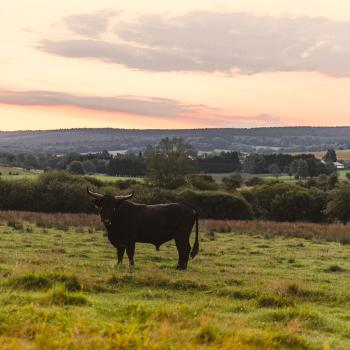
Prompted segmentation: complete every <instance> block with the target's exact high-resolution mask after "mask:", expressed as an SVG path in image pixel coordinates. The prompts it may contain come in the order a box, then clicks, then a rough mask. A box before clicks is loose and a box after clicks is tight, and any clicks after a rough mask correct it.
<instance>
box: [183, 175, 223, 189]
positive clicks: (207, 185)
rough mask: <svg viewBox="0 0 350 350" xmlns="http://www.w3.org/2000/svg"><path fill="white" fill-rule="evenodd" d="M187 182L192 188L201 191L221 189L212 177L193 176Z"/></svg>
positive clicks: (188, 177)
mask: <svg viewBox="0 0 350 350" xmlns="http://www.w3.org/2000/svg"><path fill="white" fill-rule="evenodd" d="M186 180H187V183H188V184H189V185H190V186H191V187H193V188H194V189H196V190H200V191H216V190H217V189H218V187H219V186H218V184H217V183H216V182H215V180H214V178H213V177H212V176H210V175H204V174H192V175H189V176H187V179H186Z"/></svg>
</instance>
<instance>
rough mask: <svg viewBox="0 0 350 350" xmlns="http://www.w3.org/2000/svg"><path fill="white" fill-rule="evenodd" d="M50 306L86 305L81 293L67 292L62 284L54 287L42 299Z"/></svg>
mask: <svg viewBox="0 0 350 350" xmlns="http://www.w3.org/2000/svg"><path fill="white" fill-rule="evenodd" d="M44 300H46V301H48V302H49V303H50V304H52V305H59V306H63V305H85V304H87V303H88V301H87V299H86V297H85V296H84V295H83V294H82V293H77V292H73V293H72V292H69V291H68V290H67V289H66V288H65V286H64V284H58V285H55V286H54V287H53V288H52V290H50V291H49V292H48V293H47V295H46V296H45V297H44Z"/></svg>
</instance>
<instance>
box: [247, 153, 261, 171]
mask: <svg viewBox="0 0 350 350" xmlns="http://www.w3.org/2000/svg"><path fill="white" fill-rule="evenodd" d="M243 170H244V172H246V173H249V174H263V173H265V172H266V162H265V158H264V156H263V155H261V154H256V153H252V154H249V155H248V156H247V158H246V159H245V160H244V163H243Z"/></svg>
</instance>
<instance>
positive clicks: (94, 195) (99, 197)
mask: <svg viewBox="0 0 350 350" xmlns="http://www.w3.org/2000/svg"><path fill="white" fill-rule="evenodd" d="M87 193H88V194H89V195H90V196H91V197H93V198H95V199H102V198H103V195H102V194H99V193H95V192H92V191H90V190H89V187H87Z"/></svg>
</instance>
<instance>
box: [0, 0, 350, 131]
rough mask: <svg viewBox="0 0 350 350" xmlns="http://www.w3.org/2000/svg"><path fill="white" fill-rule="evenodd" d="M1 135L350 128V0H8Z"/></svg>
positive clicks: (1, 35) (0, 26) (3, 15)
mask: <svg viewBox="0 0 350 350" xmlns="http://www.w3.org/2000/svg"><path fill="white" fill-rule="evenodd" d="M0 39H1V43H2V45H1V47H0V76H1V81H0V121H1V123H0V130H19V129H21V130H28V129H32V130H33V129H56V128H72V127H114V128H200V127H255V126H286V125H314V126H317V125H322V126H336V125H350V114H349V111H350V99H349V98H348V96H347V94H348V91H350V63H349V62H350V49H349V47H350V4H349V1H347V0H337V1H336V4H335V3H334V2H333V3H332V2H330V1H326V0H317V1H316V0H309V1H307V2H296V1H292V0H285V1H280V0H267V1H263V2H262V1H260V0H250V1H249V0H248V1H234V2H233V1H229V0H222V1H214V0H201V1H197V0H194V1H190V2H189V1H178V2H176V3H175V2H173V1H164V0H162V1H158V0H157V1H155V0H150V1H147V2H140V1H136V0H132V1H128V2H123V3H121V2H119V3H118V4H116V2H115V1H113V0H99V1H97V0H91V1H74V2H72V1H69V0H61V1H60V2H48V1H45V0H33V1H30V2H24V1H20V0H13V1H11V2H10V1H7V2H5V3H4V4H2V5H1V7H0Z"/></svg>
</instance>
